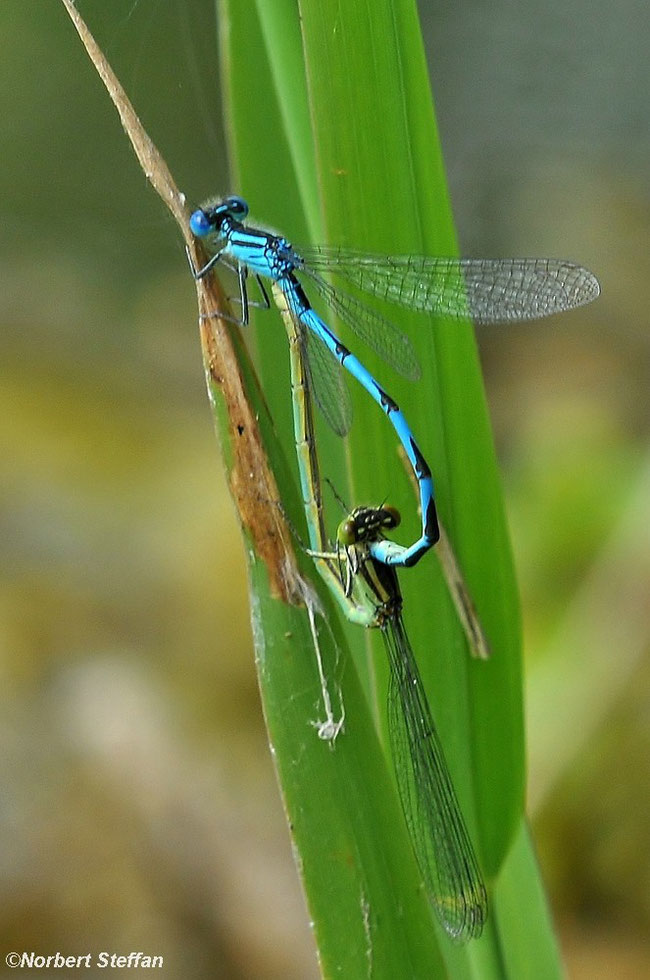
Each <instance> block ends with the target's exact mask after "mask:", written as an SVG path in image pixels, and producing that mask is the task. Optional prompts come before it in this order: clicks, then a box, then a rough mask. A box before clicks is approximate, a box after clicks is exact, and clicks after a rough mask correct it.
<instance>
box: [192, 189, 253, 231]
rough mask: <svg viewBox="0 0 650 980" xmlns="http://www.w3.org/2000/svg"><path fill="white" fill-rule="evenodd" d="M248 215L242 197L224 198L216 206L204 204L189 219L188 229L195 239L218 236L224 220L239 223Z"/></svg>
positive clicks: (246, 206)
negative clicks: (232, 220)
mask: <svg viewBox="0 0 650 980" xmlns="http://www.w3.org/2000/svg"><path fill="white" fill-rule="evenodd" d="M247 214H248V204H247V203H246V201H245V200H244V199H243V198H242V197H237V196H236V195H233V196H232V197H225V198H224V199H223V201H217V203H216V204H205V205H204V206H203V207H202V208H198V209H197V210H196V211H195V212H194V213H193V214H192V216H191V217H190V229H191V231H192V234H193V235H196V237H197V238H205V237H206V236H207V235H214V234H218V232H220V231H221V226H222V225H223V223H224V220H225V219H226V218H234V219H235V220H236V221H240V220H242V219H243V218H245V217H246V215H247Z"/></svg>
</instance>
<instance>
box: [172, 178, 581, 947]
mask: <svg viewBox="0 0 650 980" xmlns="http://www.w3.org/2000/svg"><path fill="white" fill-rule="evenodd" d="M247 215H248V205H247V204H246V202H245V201H244V200H243V199H241V198H239V197H228V198H225V199H223V200H219V201H214V202H209V203H208V204H206V205H204V206H203V207H202V208H200V209H199V210H197V211H195V212H194V213H193V214H192V217H191V219H190V227H191V230H192V232H193V233H194V234H195V235H196V236H197V237H198V238H201V239H202V240H204V241H205V242H206V245H207V246H208V248H209V249H210V250H211V251H212V253H213V255H212V258H211V259H210V261H209V262H208V263H207V264H206V265H205V266H204V267H203V268H202V269H199V270H193V271H194V275H195V277H197V278H200V277H202V276H204V275H206V274H207V273H208V272H209V271H210V270H211V269H213V268H214V267H215V265H216V264H217V263H219V262H221V263H223V264H225V265H227V266H228V267H229V268H232V269H234V270H235V272H236V273H237V276H238V281H239V297H238V299H239V302H240V303H241V322H242V323H246V322H248V311H249V298H248V291H247V278H248V276H249V275H253V276H254V277H255V278H256V280H257V282H258V284H259V287H260V293H261V296H262V299H263V305H265V306H269V305H270V302H269V296H268V293H267V290H266V288H265V286H264V280H269V281H270V282H271V284H272V288H273V292H274V295H275V298H276V302H277V303H278V305H279V307H280V310H281V313H282V314H283V317H284V319H285V323H286V326H287V330H288V332H289V337H290V347H291V350H292V358H291V371H292V392H293V407H294V428H295V436H296V442H297V449H298V453H297V455H298V464H299V469H300V479H301V484H302V491H303V498H304V504H305V513H306V518H307V525H308V531H309V536H310V550H311V553H312V554H313V556H314V559H315V562H316V566H317V568H318V570H319V572H320V574H321V575H322V577H323V578H324V580H325V581H326V583H327V585H328V587H329V588H330V589H331V591H332V592H333V593H334V595H335V596H336V598H337V600H338V601H339V603H340V605H341V606H342V608H343V610H344V612H345V614H346V615H347V616H348V618H349V619H350V620H351V621H353V622H356V623H359V624H361V625H364V626H367V627H375V628H378V629H380V631H381V633H382V636H383V638H384V641H385V647H386V651H387V654H388V661H389V667H390V688H389V703H388V725H389V737H390V744H391V750H392V755H393V763H394V766H395V771H396V777H397V785H398V789H399V794H400V799H401V802H402V808H403V811H404V815H405V819H406V823H407V826H408V829H409V833H410V836H411V841H412V845H413V849H414V852H415V855H416V857H417V860H418V863H419V866H420V870H421V873H422V876H423V879H424V882H425V886H426V888H427V892H428V894H429V896H430V898H431V901H432V903H433V905H434V907H435V909H436V912H437V914H438V916H439V918H440V920H441V922H442V924H443V926H444V927H445V929H446V930H447V932H448V933H449V934H450V935H452V936H453V937H455V938H457V939H459V940H461V941H463V940H468V939H471V938H474V937H476V936H478V935H480V932H481V930H482V927H483V924H484V921H485V918H486V916H487V893H486V889H485V886H484V884H483V880H482V877H481V873H480V870H479V866H478V862H477V860H476V857H475V854H474V849H473V847H472V844H471V841H470V838H469V835H468V833H467V830H466V828H465V823H464V820H463V817H462V814H461V811H460V807H459V805H458V802H457V799H456V794H455V792H454V788H453V783H452V781H451V777H450V775H449V771H448V767H447V764H446V762H445V757H444V752H443V749H442V745H441V743H440V739H439V737H438V734H437V731H436V727H435V724H434V721H433V718H432V715H431V711H430V708H429V705H428V701H427V698H426V695H425V692H424V688H423V686H422V682H421V679H420V675H419V671H418V668H417V663H416V660H415V657H414V655H413V651H412V649H411V646H410V643H409V641H408V637H407V634H406V631H405V629H404V624H403V621H402V598H401V592H400V589H399V583H398V581H397V574H396V571H395V567H397V566H405V567H407V566H411V565H414V564H415V563H416V562H417V561H419V559H420V558H421V557H422V556H423V555H424V553H425V552H426V551H427V550H429V549H430V548H431V547H432V545H434V544H435V543H436V541H437V540H438V537H439V533H440V531H439V522H438V518H437V513H436V507H435V503H434V495H433V481H432V477H431V471H430V469H429V466H428V464H427V462H426V460H425V458H424V456H423V454H422V452H421V450H420V449H419V447H418V444H417V443H416V441H415V438H414V436H413V434H412V432H411V429H410V427H409V425H408V422H407V420H406V418H405V417H404V415H403V413H402V412H401V411H400V409H399V407H398V406H397V404H396V402H395V401H393V399H392V398H391V397H390V396H389V395H388V394H387V393H386V392H385V390H384V389H383V388H382V387H381V386H380V385H379V384H378V383H377V381H376V380H375V378H374V377H373V376H372V375H371V374H370V372H369V371H368V370H367V369H366V368H365V366H364V365H363V364H362V363H361V361H360V360H359V359H358V358H357V357H356V356H355V355H354V354H353V353H352V352H351V351H350V350H349V349H348V348H347V347H346V346H345V345H344V344H343V343H342V342H341V341H340V340H339V338H338V337H337V335H336V333H335V332H334V331H333V330H332V328H331V327H330V326H329V325H327V324H326V323H325V322H324V321H323V319H322V318H321V317H320V316H319V315H318V314H317V313H316V311H315V310H314V309H313V307H312V305H311V303H310V302H309V300H308V298H307V295H306V293H305V291H304V289H303V286H302V283H301V278H300V277H304V278H305V279H307V280H308V281H309V282H310V283H311V284H312V285H313V286H314V287H315V289H316V290H317V292H318V293H319V294H320V295H321V297H322V298H323V299H324V300H325V302H326V303H327V305H328V306H329V308H330V309H331V310H332V311H333V312H334V313H335V314H336V315H337V316H338V317H339V318H340V319H342V320H343V321H345V322H346V323H347V324H348V325H349V326H350V328H351V329H352V330H353V331H354V332H355V333H356V334H357V335H358V336H360V338H361V339H362V340H364V341H365V342H366V343H368V344H369V345H370V346H371V347H373V348H374V349H375V350H376V351H377V352H378V353H379V354H380V355H381V356H382V357H383V358H384V359H385V360H386V361H387V362H388V363H390V364H391V365H392V366H393V367H394V368H396V369H397V370H398V371H399V372H401V373H402V374H403V375H405V376H407V377H409V378H411V379H416V378H417V377H418V374H419V367H418V364H417V360H416V358H415V354H414V352H413V349H412V346H411V344H410V341H409V340H408V338H406V337H405V336H404V335H403V334H402V333H400V332H399V331H398V330H397V329H396V328H395V326H394V325H393V324H391V323H390V321H388V320H387V319H386V318H385V317H384V316H382V315H381V314H380V313H379V312H378V311H376V310H373V309H371V308H370V307H367V306H365V305H363V304H362V303H361V302H360V301H359V300H358V299H357V298H356V296H353V295H350V294H346V293H342V292H341V291H339V290H338V289H336V288H335V287H334V286H333V285H332V284H331V283H330V281H329V278H325V276H327V277H329V276H330V274H331V275H334V276H339V277H341V278H343V279H345V280H346V281H347V282H349V283H350V284H352V286H353V287H354V288H355V289H357V290H359V291H361V292H366V293H369V294H370V295H373V296H375V297H377V298H379V299H381V300H388V301H392V302H395V303H398V304H401V305H403V306H406V307H408V308H410V309H414V310H419V311H422V312H429V313H434V314H438V315H442V316H447V317H455V318H471V319H472V320H473V321H474V322H476V323H495V322H516V321H521V320H530V319H536V318H538V317H541V316H548V315H550V314H553V313H558V312H562V311H565V310H568V309H572V308H574V307H577V306H581V305H583V304H585V303H587V302H590V301H591V300H592V299H595V298H596V297H597V296H598V293H599V286H598V282H597V280H596V278H595V277H594V276H593V274H592V273H590V272H589V271H588V270H586V269H584V268H583V267H581V266H578V265H575V264H573V263H570V262H563V261H558V260H554V259H495V260H491V259H454V258H435V257H427V256H394V257H388V258H386V257H381V256H376V255H369V254H366V253H359V252H354V251H352V250H349V249H340V248H331V247H327V246H309V247H306V248H300V249H297V248H294V247H293V246H292V245H291V244H290V243H289V242H288V241H287V240H286V239H285V238H282V237H279V236H277V235H274V234H272V233H270V232H268V231H265V230H263V229H259V228H254V227H251V226H249V225H247V224H245V219H246V217H247ZM340 367H344V368H345V369H346V370H348V371H349V372H350V374H352V375H353V376H354V377H355V378H356V379H357V381H359V383H360V384H361V385H362V386H363V387H364V388H365V390H366V391H367V392H368V394H369V395H370V396H371V397H372V398H373V400H374V401H375V402H377V404H379V406H380V407H381V408H382V410H383V411H384V412H385V414H386V415H387V416H388V418H389V420H390V421H391V423H392V425H393V427H394V429H395V431H396V433H397V436H398V438H399V441H400V444H401V446H402V447H403V450H404V452H405V453H406V456H407V458H408V460H409V462H410V464H411V467H412V469H413V473H414V476H415V478H416V480H417V484H418V490H419V504H420V511H421V532H420V537H419V538H418V540H417V541H415V542H414V543H413V544H411V545H410V546H402V545H400V544H397V543H396V542H394V541H391V540H389V539H387V538H386V537H385V533H384V532H385V531H387V530H392V529H393V528H394V527H395V526H396V524H397V520H398V518H397V514H396V512H395V511H394V510H393V509H392V508H390V507H376V508H371V507H358V508H355V509H354V510H353V511H352V513H351V514H350V516H349V518H348V519H347V521H345V522H343V524H342V525H341V526H340V528H339V532H338V541H337V547H336V549H335V550H332V548H331V547H330V546H329V542H328V541H327V537H326V533H325V529H324V521H323V515H322V501H321V492H320V482H319V479H320V478H319V471H318V461H317V457H316V450H315V443H314V433H313V421H312V417H311V407H310V395H311V394H312V393H313V396H314V398H315V400H316V401H317V403H318V405H319V406H320V408H321V410H322V412H323V414H324V416H325V418H326V419H327V421H328V422H329V424H330V425H331V427H332V428H333V429H334V431H335V432H337V433H339V434H340V435H344V434H345V433H346V432H347V431H348V429H349V427H350V422H351V411H350V402H349V396H348V395H347V392H346V389H345V386H344V383H343V378H342V375H341V372H340Z"/></svg>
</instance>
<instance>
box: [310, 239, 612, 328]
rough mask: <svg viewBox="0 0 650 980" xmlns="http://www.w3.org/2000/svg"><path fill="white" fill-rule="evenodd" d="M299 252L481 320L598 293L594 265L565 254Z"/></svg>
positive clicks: (392, 292) (365, 284) (533, 312)
mask: <svg viewBox="0 0 650 980" xmlns="http://www.w3.org/2000/svg"><path fill="white" fill-rule="evenodd" d="M299 255H300V257H301V259H302V260H303V261H304V263H305V267H306V269H305V271H307V270H314V271H316V274H317V275H318V274H319V272H324V271H331V272H333V273H336V274H337V275H340V276H342V277H343V278H344V279H346V280H347V281H348V282H351V283H353V284H354V285H355V286H357V287H358V288H359V289H361V290H362V291H363V292H366V293H369V294H370V295H372V296H377V297H380V298H381V299H385V300H389V301H390V302H392V303H398V304H400V305H401V306H407V307H408V308H409V309H414V310H421V311H423V312H429V313H437V314H442V315H444V316H451V317H464V316H469V317H471V319H472V320H474V321H475V322H476V323H505V322H514V321H517V320H534V319H537V318H538V317H544V316H550V315H551V314H552V313H561V312H563V311H564V310H570V309H573V308H574V307H576V306H583V305H584V304H585V303H590V302H591V300H594V299H596V297H597V296H598V294H599V293H600V286H599V284H598V280H597V279H596V277H595V276H594V274H593V273H592V272H589V270H588V269H585V268H583V267H582V266H580V265H575V264H574V263H572V262H566V261H563V260H561V259H453V258H434V257H431V256H423V255H396V256H389V257H386V256H383V255H368V254H365V253H362V252H355V251H353V250H351V249H344V248H336V247H333V248H330V247H328V246H323V245H316V246H308V247H306V248H305V249H303V250H302V251H299Z"/></svg>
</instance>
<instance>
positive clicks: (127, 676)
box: [0, 0, 650, 980]
mask: <svg viewBox="0 0 650 980" xmlns="http://www.w3.org/2000/svg"><path fill="white" fill-rule="evenodd" d="M78 7H79V9H80V10H81V12H82V14H83V15H84V16H85V17H86V18H87V21H88V23H89V26H90V28H91V30H93V32H94V33H95V35H96V37H97V39H98V40H99V41H100V43H101V44H102V46H103V47H104V50H105V52H106V53H107V55H108V58H109V60H110V61H111V62H112V64H113V67H114V68H115V69H116V71H117V73H118V75H119V77H120V78H121V80H122V82H123V84H124V85H125V87H126V89H127V92H128V94H129V95H130V97H131V99H132V100H133V102H134V104H135V107H136V110H137V111H138V113H139V115H140V117H141V119H142V120H143V122H144V124H145V126H146V127H147V129H148V130H149V132H150V134H151V135H152V137H153V138H154V140H155V141H156V143H157V144H158V146H159V147H160V149H161V151H162V152H163V154H164V155H165V157H166V159H167V161H168V163H169V165H170V167H171V169H172V172H173V173H174V176H175V178H176V180H177V182H178V183H179V185H180V187H181V188H182V189H183V190H184V191H185V192H186V194H187V195H188V198H189V199H190V200H191V201H194V200H197V201H198V200H201V199H203V198H204V197H206V196H208V195H210V194H213V193H220V192H226V191H231V190H232V191H236V190H237V188H234V187H231V186H230V184H229V181H228V176H227V169H226V150H225V146H224V142H223V133H222V129H221V122H220V111H221V110H220V104H219V92H218V89H219V84H218V74H219V71H218V64H217V62H216V50H217V48H216V40H215V36H216V14H215V5H214V3H213V0H139V2H138V3H134V2H133V0H112V2H111V3H110V4H106V3H105V2H103V0H79V2H78ZM421 14H422V21H423V31H424V34H425V40H426V42H427V44H428V48H429V56H430V65H431V76H432V85H433V90H434V96H435V99H436V105H437V110H438V115H439V121H440V127H441V132H442V141H443V148H444V151H445V157H446V161H447V166H448V173H449V181H450V186H451V192H452V197H453V200H454V206H455V211H456V216H457V223H458V229H459V237H460V241H461V243H462V249H463V251H464V252H465V253H466V254H472V255H509V254H512V255H514V254H523V255H545V254H548V255H560V256H565V257H567V258H574V259H577V260H579V261H582V262H583V263H584V264H586V265H588V266H589V267H591V268H592V269H593V270H594V271H595V272H596V273H597V274H598V275H599V277H600V278H601V282H602V287H603V295H602V297H601V299H600V300H599V302H598V303H597V304H596V305H594V306H592V307H589V308H586V309H585V310H583V311H577V312H575V313H573V314H571V315H567V316H565V317H563V318H561V319H558V320H556V321H554V322H549V323H548V324H540V325H534V326H533V327H532V328H531V327H530V326H528V327H524V326H522V327H518V328H514V329H508V330H507V331H498V330H494V331H488V330H485V331H483V332H481V334H480V336H479V342H480V345H481V352H482V357H483V363H484V367H485V375H486V384H487V388H488V395H489V400H490V406H491V411H492V417H493V420H494V428H495V435H496V440H497V446H498V451H499V456H500V460H501V464H502V468H503V480H504V485H505V489H506V494H507V504H508V513H509V519H510V525H511V529H512V538H513V545H514V549H515V554H516V560H517V567H518V572H519V577H520V586H521V592H522V600H523V606H524V616H525V634H526V656H527V665H526V670H527V706H528V744H529V758H530V793H529V810H530V814H531V818H532V825H533V831H534V835H535V839H536V841H537V846H538V850H539V854H540V859H541V862H542V868H543V872H544V876H545V879H546V881H547V884H548V888H549V892H550V896H551V900H552V904H553V908H554V914H555V918H556V922H557V925H558V930H559V934H560V938H561V942H562V947H563V952H564V955H565V959H566V962H567V965H568V968H569V972H570V974H571V976H573V977H589V978H596V977H601V976H602V977H604V976H610V975H612V974H613V975H615V976H616V977H617V978H619V977H628V976H629V977H635V978H636V977H639V976H647V975H650V943H649V941H648V936H649V935H650V822H649V820H648V816H647V814H648V812H649V804H650V778H649V769H650V765H649V759H650V666H649V664H648V658H647V652H648V639H649V636H650V440H649V428H650V426H649V424H648V422H649V418H648V410H647V403H648V390H649V385H648V378H649V376H650V343H649V335H648V330H647V328H646V319H647V314H646V310H647V309H648V307H649V306H650V287H649V285H648V283H649V282H650V254H649V249H648V231H649V229H650V194H649V191H648V182H647V172H648V164H649V163H650V126H649V125H648V122H649V120H648V105H649V104H650V98H649V97H650V81H649V78H648V72H647V51H646V48H647V38H648V36H650V8H648V7H647V5H640V4H638V3H635V2H634V0H624V2H622V3H621V4H618V5H616V6H615V7H612V5H610V4H606V3H604V2H603V0H598V2H597V3H595V4H594V3H587V0H570V3H568V4H562V3H560V2H559V0H553V2H551V3H550V4H546V5H539V4H535V3H533V2H532V0H525V2H524V3H523V4H520V5H518V6H516V7H513V6H512V5H511V4H508V3H504V2H502V0H498V2H497V3H487V2H484V3H478V4H477V3H474V4H471V5H470V4H457V5H455V6H453V7H452V6H451V5H447V6H446V7H445V9H440V5H438V4H433V3H427V2H426V0H423V2H422V3H421ZM0 30H1V31H2V37H3V40H4V43H3V58H2V60H1V61H0V78H1V79H2V84H0V111H1V115H2V123H3V125H2V133H3V140H2V143H3V152H2V155H1V157H0V194H2V211H1V214H2V222H1V225H0V248H1V256H0V277H1V280H2V287H1V288H0V318H1V319H0V323H1V327H0V344H1V345H2V355H1V356H2V387H1V389H0V398H1V399H2V411H1V412H0V418H1V422H0V431H1V433H2V450H1V451H2V458H3V462H4V465H3V467H2V475H1V482H0V519H1V520H2V527H3V534H2V541H3V546H4V547H3V552H4V555H3V562H2V571H3V575H2V591H1V593H0V607H1V610H2V632H1V638H2V647H3V649H2V654H3V655H2V661H1V664H2V678H3V683H2V693H1V695H0V697H1V698H2V704H1V710H0V732H1V735H0V741H1V744H2V751H1V752H0V766H1V771H2V786H3V792H2V804H1V805H0V832H1V834H0V836H1V839H2V842H3V843H2V848H1V850H0V865H1V867H2V875H1V876H0V889H1V894H2V912H1V913H0V936H1V937H2V956H0V961H2V958H3V956H4V954H5V953H6V952H9V951H10V950H18V951H21V950H23V949H35V950H36V951H37V952H43V953H47V952H52V951H55V950H56V949H60V950H61V951H62V952H63V953H65V954H68V953H76V952H85V951H87V950H91V951H94V952H99V951H100V950H104V949H106V950H109V951H114V952H124V953H127V952H129V951H130V950H131V949H136V950H140V949H141V950H144V951H145V952H148V953H150V954H159V955H163V956H165V964H166V974H165V975H166V976H178V977H181V976H183V977H187V976H191V977H193V978H202V977H206V978H207V977H223V978H228V980H230V978H244V977H255V978H260V980H267V978H268V980H271V978H280V977H282V978H296V980H298V978H300V980H306V978H309V977H315V976H317V970H316V965H315V957H314V949H313V942H312V940H311V937H310V934H309V928H308V916H307V913H306V910H305V908H304V904H303V900H302V896H301V892H300V886H299V883H298V879H297V876H296V873H295V870H294V866H293V860H292V855H291V848H290V843H289V837H288V833H287V831H286V827H285V825H284V818H283V815H282V811H281V805H280V802H279V797H278V793H277V789H276V786H275V779H274V774H273V769H272V765H271V761H270V757H269V753H268V749H267V747H266V742H265V737H264V728H263V722H262V718H261V711H260V706H259V700H258V696H257V689H256V679H255V672H254V665H253V655H252V643H251V638H250V631H249V621H248V608H247V594H246V582H245V572H244V563H243V555H242V547H241V543H240V538H239V532H238V530H237V526H236V523H235V519H234V513H233V508H232V505H231V503H230V499H229V497H228V495H227V492H226V489H225V485H224V480H223V475H222V470H221V464H220V461H219V458H218V454H217V447H216V443H215V439H214V435H213V430H212V422H211V417H210V412H209V410H208V405H207V401H206V397H205V389H204V381H203V376H202V368H201V359H200V350H199V344H198V334H197V329H196V313H195V305H194V289H193V285H192V282H191V279H190V278H189V276H188V274H187V269H186V265H185V257H184V254H183V249H182V246H181V243H180V241H179V237H178V234H177V231H176V228H175V226H174V225H173V223H172V222H171V220H170V219H169V218H168V216H167V214H166V212H165V210H164V209H163V207H162V205H161V204H160V202H159V201H158V199H157V198H156V197H155V195H154V193H153V192H152V191H151V190H150V188H149V187H148V186H147V184H146V181H145V179H144V177H143V176H142V174H141V172H140V170H139V167H138V166H137V164H136V162H135V159H134V157H133V154H132V151H131V149H130V147H129V145H128V144H127V141H126V139H125V138H124V136H123V134H122V131H121V128H120V125H119V122H118V120H117V116H116V114H115V111H114V109H113V108H112V106H111V104H110V103H109V100H108V97H107V95H106V93H105V92H104V90H103V88H102V86H101V83H100V82H99V80H98V78H97V77H96V75H95V74H94V71H93V69H92V68H91V66H90V64H89V63H88V60H87V57H86V55H85V53H84V51H83V50H82V48H81V45H80V43H79V41H78V38H77V36H76V34H75V33H74V30H73V28H72V26H71V24H70V23H69V21H68V19H67V17H66V15H65V13H64V11H63V8H62V7H61V5H60V4H59V3H58V2H56V0H48V2H47V3H44V2H43V0H3V2H2V4H0ZM260 152H263V148H260ZM282 193H284V194H290V193H291V188H290V187H285V188H282ZM253 206H254V205H253ZM256 217H258V218H259V219H260V220H263V218H264V216H263V215H256ZM397 394H399V392H398V393H397ZM434 465H435V461H434ZM1 975H4V974H1Z"/></svg>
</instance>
